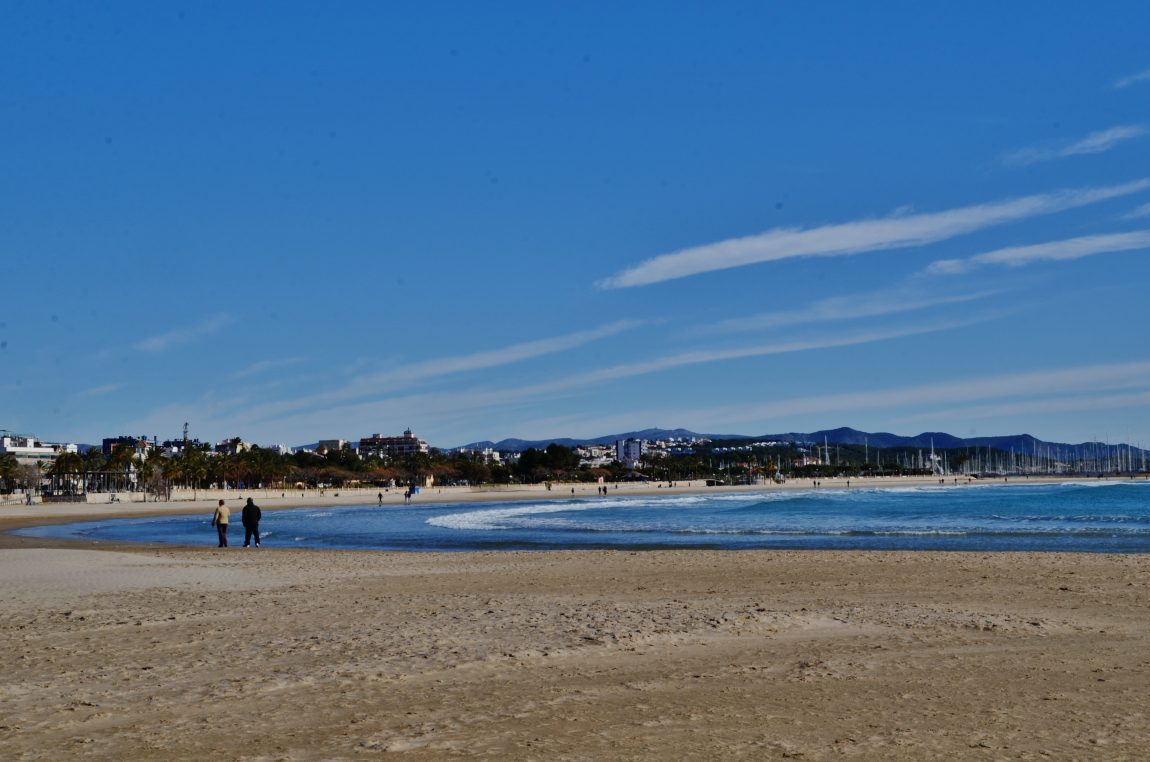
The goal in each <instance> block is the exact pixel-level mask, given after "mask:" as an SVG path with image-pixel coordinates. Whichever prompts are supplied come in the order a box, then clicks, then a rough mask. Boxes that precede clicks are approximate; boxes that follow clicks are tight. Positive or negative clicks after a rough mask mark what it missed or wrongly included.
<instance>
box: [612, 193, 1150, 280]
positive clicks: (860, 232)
mask: <svg viewBox="0 0 1150 762" xmlns="http://www.w3.org/2000/svg"><path fill="white" fill-rule="evenodd" d="M1147 188H1150V180H1147V179H1142V180H1137V181H1135V182H1130V183H1124V184H1121V185H1112V186H1105V187H1100V188H1079V189H1072V190H1064V191H1057V192H1054V193H1045V194H1039V195H1034V196H1024V197H1022V198H1016V199H1009V200H1006V201H996V202H992V203H987V204H979V205H976V206H967V207H960V208H957V209H949V210H946V211H942V212H931V213H925V214H910V215H895V216H889V217H884V218H880V219H871V220H859V221H855V222H847V223H842V224H838V225H825V226H823V227H818V228H810V229H806V230H803V229H793V228H777V229H775V230H770V231H767V232H766V233H762V234H760V235H754V236H748V237H745V238H732V239H729V240H726V241H719V242H717V243H711V244H706V245H703V246H695V247H692V248H687V249H681V250H679V251H675V252H671V253H670V254H662V255H660V256H657V257H654V258H652V259H648V260H647V261H645V262H641V263H639V264H638V265H636V266H635V267H632V268H630V269H627V270H624V271H622V272H620V273H617V274H616V275H613V276H611V277H609V278H606V279H604V280H602V281H600V282H599V283H598V285H599V287H601V288H629V287H632V286H645V285H650V284H652V283H660V282H662V281H667V280H674V279H676V278H686V277H688V276H691V275H699V274H701V273H706V272H712V271H715V270H724V269H728V268H732V267H742V266H745V265H752V264H758V263H762V262H773V261H778V260H782V259H789V258H792V257H827V256H845V255H850V254H859V253H862V252H867V251H882V250H888V249H896V248H905V247H909V246H922V245H925V244H929V243H936V242H938V241H943V240H946V239H949V238H953V237H955V236H959V235H963V234H967V233H972V232H975V231H978V230H982V229H985V228H988V227H991V226H993V225H1001V224H1003V223H1007V222H1014V221H1017V220H1022V219H1027V218H1030V217H1036V216H1039V215H1044V214H1052V213H1055V212H1060V211H1064V210H1067V209H1073V208H1076V207H1081V206H1085V205H1087V204H1093V203H1097V202H1100V201H1105V200H1107V199H1111V198H1116V197H1119V196H1125V195H1129V194H1131V193H1136V192H1138V191H1142V190H1145V189H1147Z"/></svg>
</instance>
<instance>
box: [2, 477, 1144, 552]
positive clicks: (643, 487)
mask: <svg viewBox="0 0 1150 762" xmlns="http://www.w3.org/2000/svg"><path fill="white" fill-rule="evenodd" d="M940 478H943V477H936V476H907V477H873V478H865V477H864V478H851V479H821V480H819V487H818V488H817V489H820V490H847V489H898V488H906V487H949V488H953V487H955V486H960V487H961V486H970V487H977V486H984V485H991V484H993V485H1025V484H1062V483H1067V482H1078V481H1087V480H1086V479H1082V478H1066V477H1051V476H1034V477H1010V478H1008V479H1004V480H998V479H996V480H993V481H991V480H987V479H973V480H971V481H970V482H969V483H967V481H966V480H965V479H964V478H963V477H953V476H952V477H945V483H944V484H939V479H940ZM1147 478H1148V477H1143V478H1142V479H1138V480H1135V481H1145V480H1146V479H1147ZM955 479H957V480H958V481H957V483H956V482H955ZM1089 481H1091V482H1094V481H1098V480H1096V479H1090V480H1089ZM1102 481H1116V482H1127V481H1131V480H1130V479H1128V478H1111V477H1107V478H1104V479H1102ZM656 484H657V485H658V486H655V485H656ZM598 486H599V485H597V484H587V483H571V482H567V483H559V482H556V483H553V486H552V489H550V490H548V489H547V488H546V486H545V485H542V484H538V485H535V484H532V485H510V486H506V487H504V486H484V487H430V488H427V489H424V490H421V491H420V493H419V494H418V495H416V496H413V497H412V501H411V504H412V505H418V504H423V503H428V504H438V503H445V504H454V503H478V502H492V503H498V502H515V501H520V500H563V499H571V498H572V497H576V498H578V497H589V498H590V497H595V496H596V494H597V493H596V489H597V487H598ZM606 486H608V488H609V489H610V494H611V495H614V496H620V497H622V496H626V497H651V496H658V495H696V494H724V493H726V494H746V493H755V492H762V493H772V492H784V491H798V490H810V489H814V487H813V486H812V482H811V480H809V479H803V480H790V481H787V482H784V483H782V484H775V483H773V482H772V483H770V484H751V485H725V486H721V487H708V486H705V483H704V482H702V481H693V482H688V483H686V484H683V483H676V485H675V486H674V487H671V486H669V485H668V484H667V483H666V482H656V483H654V484H644V483H620V484H618V485H616V484H609V485H606ZM379 492H380V490H379V489H376V488H356V489H341V490H338V491H335V490H324V491H323V492H322V493H320V492H319V491H315V490H312V491H308V492H304V493H303V494H300V493H297V492H292V491H281V490H269V489H255V490H197V491H196V494H195V497H194V498H193V497H191V496H190V495H191V494H192V493H191V491H190V490H181V491H176V492H174V493H173V499H171V500H160V501H148V502H145V501H143V500H140V501H136V500H133V499H132V498H133V497H134V496H135V495H133V494H132V493H118V494H125V495H128V497H127V499H121V500H120V501H118V502H115V503H109V502H106V497H105V495H104V494H91V495H89V496H88V497H89V499H90V500H91V502H84V503H38V504H36V505H33V506H27V505H24V504H22V503H20V504H16V503H13V504H7V505H0V546H2V544H3V538H5V537H9V538H10V537H12V536H13V535H11V534H10V532H11V531H12V530H16V529H25V528H28V527H35V526H49V525H56V524H67V523H73V522H81V521H98V520H101V519H109V520H111V519H124V518H146V517H149V516H171V515H181V514H189V513H199V512H204V513H208V514H210V513H211V512H212V511H213V510H214V509H215V507H216V504H217V503H218V501H219V500H221V499H222V500H225V501H226V503H227V504H228V506H229V507H231V508H232V509H233V511H235V510H238V508H240V507H242V506H243V504H244V502H245V501H246V499H247V498H248V497H251V498H253V499H254V500H255V501H256V503H257V505H259V506H260V509H261V510H264V511H277V510H289V509H294V508H323V507H332V508H335V507H339V506H359V505H376V504H380V505H382V507H384V508H389V507H402V506H403V505H404V500H403V492H402V491H401V490H396V489H392V490H389V491H387V492H384V493H383V501H382V503H380V502H379V500H378V497H377V495H378V494H379ZM27 539H32V538H27ZM70 542H73V543H80V544H84V543H85V541H83V540H75V541H70ZM99 546H100V547H103V546H104V544H103V543H100V544H99Z"/></svg>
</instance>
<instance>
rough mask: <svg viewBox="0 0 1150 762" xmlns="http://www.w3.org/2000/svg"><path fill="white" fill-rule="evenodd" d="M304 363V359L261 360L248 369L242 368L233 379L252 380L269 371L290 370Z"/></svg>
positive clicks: (232, 375)
mask: <svg viewBox="0 0 1150 762" xmlns="http://www.w3.org/2000/svg"><path fill="white" fill-rule="evenodd" d="M301 362H303V358H302V357H284V358H281V359H277V360H260V361H259V362H254V363H252V364H251V365H249V366H247V367H246V368H241V369H240V370H237V371H236V372H235V373H232V374H231V376H230V377H231V378H233V379H241V378H250V377H251V376H259V375H262V374H264V373H267V372H268V371H272V370H279V369H281V368H290V367H292V366H293V365H299V364H300V363H301Z"/></svg>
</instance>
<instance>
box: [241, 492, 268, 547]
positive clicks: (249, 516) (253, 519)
mask: <svg viewBox="0 0 1150 762" xmlns="http://www.w3.org/2000/svg"><path fill="white" fill-rule="evenodd" d="M262 517H263V513H262V512H261V511H260V507H259V506H258V505H256V504H255V503H254V502H253V501H252V499H251V498H250V497H249V498H248V502H247V503H246V504H245V505H244V511H243V513H241V514H240V521H242V522H243V524H244V547H245V548H246V547H247V546H248V544H249V543H251V541H252V538H253V537H254V538H255V541H256V547H257V548H258V547H259V546H260V519H261V518H262Z"/></svg>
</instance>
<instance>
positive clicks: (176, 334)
mask: <svg viewBox="0 0 1150 762" xmlns="http://www.w3.org/2000/svg"><path fill="white" fill-rule="evenodd" d="M230 322H232V319H231V316H230V315H214V316H212V317H209V318H206V319H204V320H201V321H200V322H199V323H196V324H195V325H193V326H190V327H188V328H181V329H179V330H175V331H169V332H168V333H162V334H160V335H158V336H152V337H150V338H147V339H143V340H141V341H138V342H136V343H135V344H133V345H132V348H133V349H136V350H139V351H140V352H163V351H164V350H166V349H169V348H171V347H174V346H178V345H180V344H187V343H189V342H192V341H195V340H196V339H199V338H201V337H204V336H207V335H208V334H211V333H215V332H216V331H218V330H220V329H221V328H223V327H224V326H226V325H227V324H228V323H230Z"/></svg>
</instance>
